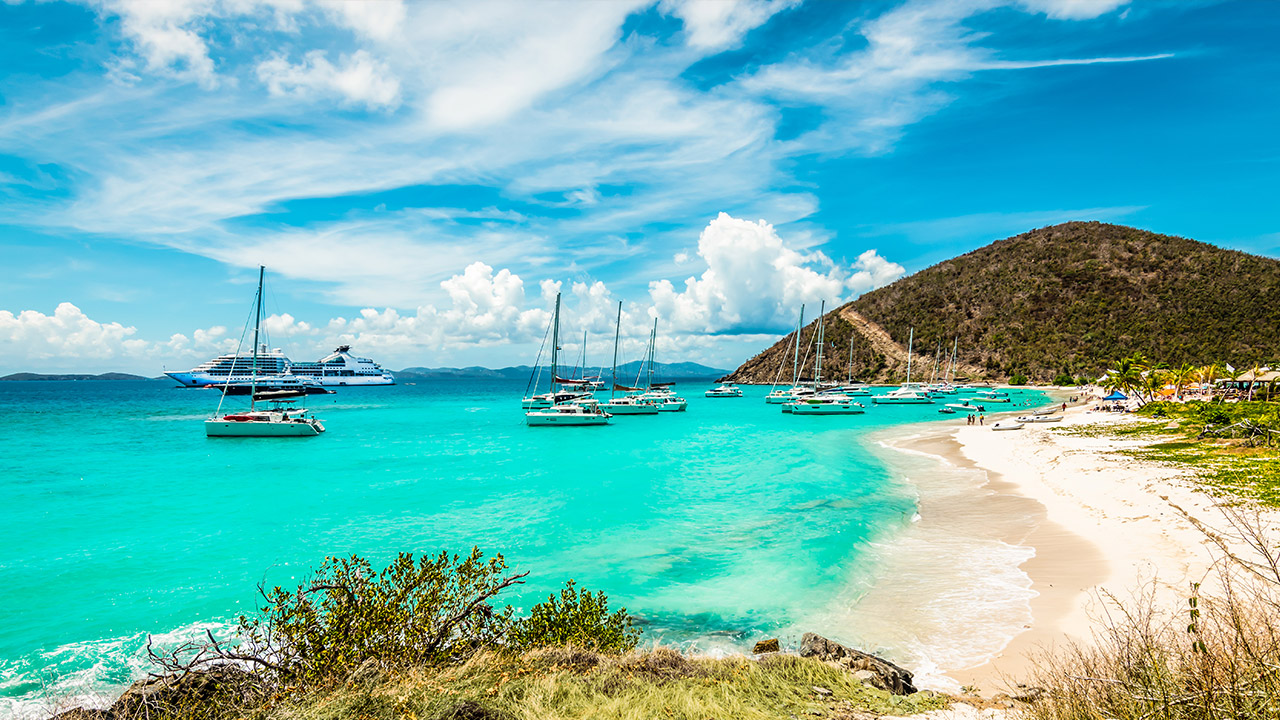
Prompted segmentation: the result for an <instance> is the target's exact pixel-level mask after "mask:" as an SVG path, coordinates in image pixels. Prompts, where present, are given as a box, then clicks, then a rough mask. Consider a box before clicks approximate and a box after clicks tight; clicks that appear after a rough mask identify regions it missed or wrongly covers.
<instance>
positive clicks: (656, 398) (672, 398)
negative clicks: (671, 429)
mask: <svg viewBox="0 0 1280 720" xmlns="http://www.w3.org/2000/svg"><path fill="white" fill-rule="evenodd" d="M657 354H658V318H654V319H653V331H650V332H649V357H648V364H649V380H648V391H646V392H644V393H643V395H640V396H637V397H639V398H640V400H644V401H646V402H652V404H653V405H654V406H655V407H657V409H658V413H684V411H685V409H686V407H687V406H689V401H686V400H685V398H684V397H680V396H678V395H676V392H675V391H672V389H671V388H672V386H675V384H676V383H655V382H653V369H654V365H655V363H657V360H655V356H657ZM641 372H644V369H643V368H641ZM639 380H640V378H639V377H636V384H639Z"/></svg>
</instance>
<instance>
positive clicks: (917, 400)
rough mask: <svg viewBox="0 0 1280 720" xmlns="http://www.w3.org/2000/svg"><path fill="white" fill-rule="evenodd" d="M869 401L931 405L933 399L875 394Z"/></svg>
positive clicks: (879, 403) (889, 403)
mask: <svg viewBox="0 0 1280 720" xmlns="http://www.w3.org/2000/svg"><path fill="white" fill-rule="evenodd" d="M871 401H872V402H874V403H875V404H877V405H932V404H933V401H932V400H930V399H929V398H927V397H892V396H890V395H877V396H876V397H873V398H871Z"/></svg>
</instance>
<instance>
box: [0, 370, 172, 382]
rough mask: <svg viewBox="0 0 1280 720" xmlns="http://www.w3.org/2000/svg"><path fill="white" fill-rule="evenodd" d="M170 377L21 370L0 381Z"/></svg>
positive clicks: (0, 378) (1, 378)
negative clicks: (58, 373) (65, 373)
mask: <svg viewBox="0 0 1280 720" xmlns="http://www.w3.org/2000/svg"><path fill="white" fill-rule="evenodd" d="M168 379H169V378H149V377H143V376H141V375H130V374H129V373H117V372H110V373H101V374H99V375H84V374H68V375H50V374H47V373H28V372H21V373H13V374H11V375H5V376H4V377H0V381H6V380H7V381H10V382H13V381H31V380H61V381H68V380H76V381H80V380H90V381H95V380H96V381H101V380H168Z"/></svg>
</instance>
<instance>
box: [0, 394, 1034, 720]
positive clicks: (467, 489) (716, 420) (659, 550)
mask: <svg viewBox="0 0 1280 720" xmlns="http://www.w3.org/2000/svg"><path fill="white" fill-rule="evenodd" d="M524 385H525V383H524V382H523V381H518V382H512V381H500V382H494V381H484V382H472V381H460V380H449V381H437V382H423V383H419V384H417V385H399V386H396V387H390V388H365V389H353V388H344V389H343V390H342V391H341V392H340V393H339V394H336V395H330V396H322V397H319V398H312V399H311V402H310V404H311V407H312V408H314V409H315V410H316V413H317V414H318V415H319V416H320V417H321V418H322V419H323V420H324V423H325V425H326V427H327V428H328V432H326V433H325V434H324V435H322V436H320V437H317V438H310V439H226V438H223V439H208V438H206V437H204V434H203V426H202V424H201V421H202V420H203V419H204V418H205V417H207V416H208V414H209V413H210V412H211V411H212V409H213V408H214V407H215V406H216V404H217V400H218V397H217V395H216V394H215V393H213V392H210V391H202V390H184V389H177V388H173V387H171V386H170V385H169V384H168V383H166V382H118V383H113V382H101V383H52V382H49V383H45V382H36V383H0V427H2V428H5V430H4V431H3V432H0V609H2V610H0V612H2V613H3V622H0V714H17V713H18V712H19V711H23V709H24V708H28V709H29V708H30V707H33V706H34V704H37V703H40V702H46V703H47V702H48V700H47V698H48V697H50V696H57V695H92V694H95V693H108V692H110V691H111V690H113V689H116V688H118V686H120V685H122V684H125V683H127V682H129V681H130V680H131V679H133V678H135V677H136V676H137V675H138V674H139V673H140V672H143V671H144V668H145V663H144V661H143V657H142V655H141V654H140V653H141V651H142V648H143V647H144V644H145V641H146V634H147V633H153V634H157V635H159V636H161V641H162V642H164V641H176V640H177V639H179V638H181V637H184V636H187V635H191V634H193V633H195V632H200V631H202V629H203V628H205V627H209V628H211V629H214V630H215V631H217V630H219V629H224V628H225V627H226V626H228V625H229V623H231V622H232V619H233V618H235V617H236V616H238V615H239V614H240V613H242V612H249V611H251V610H252V608H253V606H254V599H255V590H254V588H255V585H256V583H258V582H259V581H261V580H263V579H265V580H266V582H267V583H268V584H276V583H280V584H287V583H289V582H293V581H296V580H298V579H300V578H302V577H303V576H304V575H305V574H306V572H307V570H308V568H310V567H312V566H314V565H315V564H316V563H317V562H318V561H319V560H320V559H322V558H323V557H324V556H325V555H329V554H344V553H353V552H354V553H362V554H365V555H368V556H370V557H371V558H373V559H374V560H375V561H377V560H385V559H387V558H389V557H391V556H392V555H394V554H395V553H396V552H399V551H413V552H417V553H423V552H428V553H429V552H434V551H438V550H441V549H449V550H457V551H464V550H466V549H468V548H470V547H471V546H472V545H479V546H480V547H481V548H482V549H484V550H486V551H490V552H502V553H503V554H504V555H505V556H506V558H507V561H508V563H509V564H510V565H511V566H512V567H513V568H514V569H517V570H520V571H525V570H528V571H530V572H531V575H530V577H529V583H528V584H527V585H526V586H523V587H521V588H519V589H518V591H517V592H514V593H512V594H511V595H509V596H507V597H506V598H505V601H506V602H508V603H510V604H513V605H515V606H517V607H527V606H528V605H529V604H531V603H532V602H536V601H537V600H539V599H541V598H542V597H543V596H545V594H546V593H548V592H550V591H551V590H553V589H555V588H557V587H559V586H560V584H561V583H562V582H563V581H564V580H565V579H567V578H575V579H577V580H578V581H579V582H580V583H582V584H584V585H586V586H588V587H590V588H593V589H601V590H604V591H606V592H607V593H608V594H609V596H610V598H611V601H612V602H613V603H616V604H620V605H626V606H627V607H628V609H629V610H631V611H632V612H633V613H635V614H637V615H638V616H639V617H640V618H641V619H642V621H643V623H644V625H645V629H646V639H649V640H661V641H663V642H668V643H683V644H686V645H692V646H695V647H698V648H701V649H727V650H733V649H743V648H747V647H749V643H750V642H752V641H754V639H756V638H757V636H759V635H760V634H764V633H773V632H778V631H780V630H785V629H787V628H791V627H793V626H795V625H797V624H798V623H802V622H803V621H804V620H805V619H806V618H808V617H815V616H818V615H820V614H821V613H823V612H826V611H828V609H829V606H830V604H831V601H832V599H833V598H835V597H837V596H838V595H840V594H841V593H842V591H844V590H845V589H846V588H847V585H848V584H849V583H850V582H851V581H852V580H851V579H852V578H856V577H857V576H858V573H859V572H861V571H864V570H865V571H866V572H870V571H871V570H870V569H869V568H870V565H869V564H868V563H866V562H865V560H866V557H865V554H866V551H867V548H868V547H869V544H871V543H874V542H878V541H884V540H885V539H886V538H892V537H893V535H894V533H897V532H900V531H901V530H903V529H904V528H906V527H907V526H909V525H910V523H911V522H912V519H913V517H914V515H915V512H916V499H915V495H914V490H913V488H912V487H911V486H910V485H909V484H907V483H904V482H903V481H902V480H901V478H900V477H898V476H895V474H894V473H893V472H892V470H891V469H890V468H888V467H886V465H885V462H884V460H882V459H880V458H881V457H882V456H883V452H881V453H875V452H873V450H874V448H873V447H872V446H871V443H870V442H869V441H868V439H867V438H868V436H869V434H871V433H872V432H875V431H881V430H884V429H886V428H889V427H892V426H894V425H900V424H907V423H916V422H921V421H925V420H940V419H949V420H950V422H956V420H955V418H956V417H957V416H943V415H939V414H938V413H937V408H938V406H937V405H934V406H881V407H872V406H871V404H870V403H869V402H868V403H866V404H867V405H868V412H867V413H866V414H865V415H860V416H845V417H825V418H822V417H819V418H814V417H804V418H800V417H792V416H790V415H784V414H782V413H781V412H779V409H778V406H774V405H766V404H764V403H763V401H762V397H763V395H764V394H765V393H766V392H767V390H768V389H767V388H745V390H746V393H747V397H745V398H740V399H739V398H725V399H708V398H704V397H703V396H702V392H703V390H705V389H706V388H707V387H709V386H707V385H702V384H690V385H683V386H681V390H682V393H683V394H684V395H685V396H686V397H687V398H688V399H689V410H688V412H685V413H675V414H663V415H659V416H648V417H619V418H616V419H615V420H614V423H613V424H612V425H610V426H607V427H594V428H528V427H526V426H525V425H524V423H523V415H522V414H521V411H520V410H519V397H520V395H521V393H522V391H523V390H524ZM1014 396H1015V400H1017V401H1021V402H1029V403H1039V402H1042V401H1043V396H1042V395H1041V394H1039V393H1037V392H1034V391H1016V392H1015V393H1014ZM234 401H235V399H234V398H233V399H229V400H228V402H234ZM1008 407H1009V406H1003V408H1001V407H998V406H992V407H991V408H989V409H992V410H996V409H1007V408H1008ZM864 565H866V566H867V567H866V568H864ZM6 708H7V712H6Z"/></svg>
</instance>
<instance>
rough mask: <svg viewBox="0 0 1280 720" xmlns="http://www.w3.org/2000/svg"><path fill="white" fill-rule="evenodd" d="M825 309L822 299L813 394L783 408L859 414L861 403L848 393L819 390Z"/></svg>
mask: <svg viewBox="0 0 1280 720" xmlns="http://www.w3.org/2000/svg"><path fill="white" fill-rule="evenodd" d="M826 309H827V304H826V302H825V301H824V302H823V303H822V306H821V310H819V311H818V332H817V340H818V354H817V357H816V358H815V359H814V367H813V387H814V394H813V395H810V396H808V397H802V398H799V399H797V400H795V401H794V402H790V403H787V404H786V405H785V406H783V407H784V409H785V410H790V411H791V414H792V415H861V414H862V413H863V412H865V408H863V406H862V403H857V402H854V401H853V398H851V397H849V396H848V395H842V394H840V393H837V392H834V391H825V392H824V391H821V390H819V388H821V387H822V346H823V344H824V343H825V342H826V314H825V311H826Z"/></svg>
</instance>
